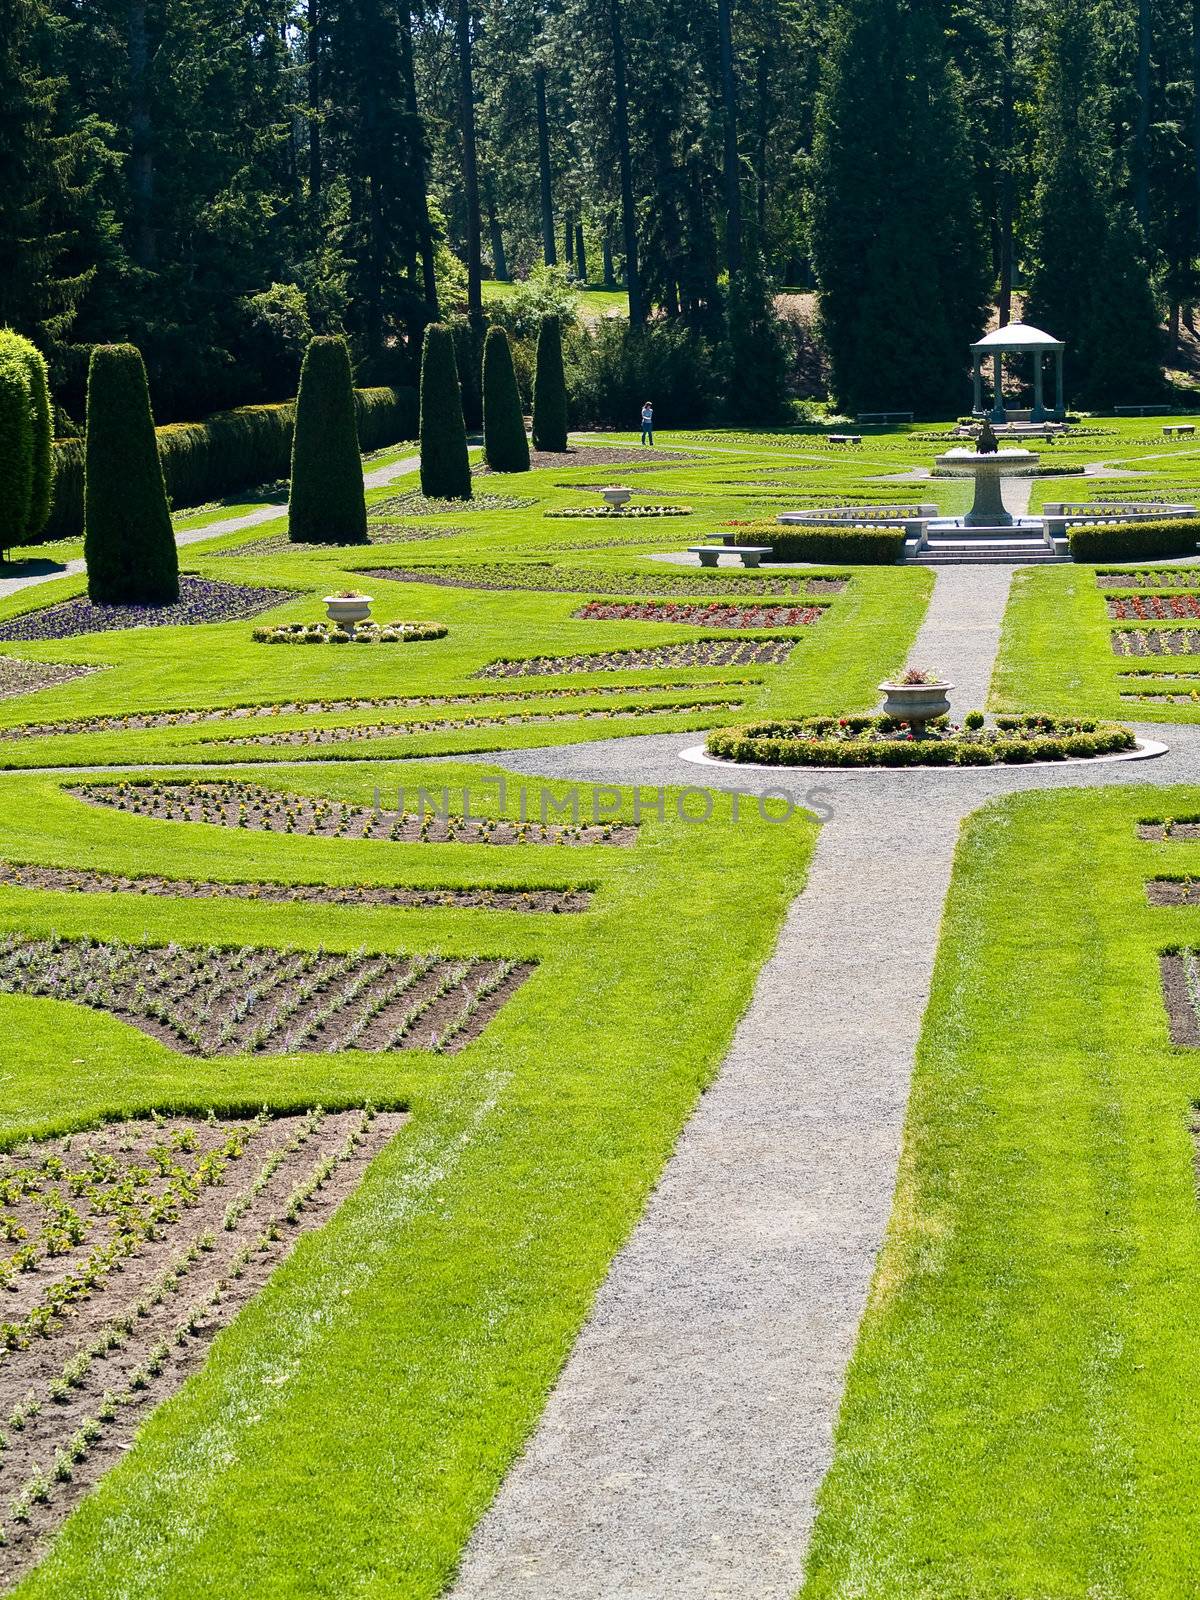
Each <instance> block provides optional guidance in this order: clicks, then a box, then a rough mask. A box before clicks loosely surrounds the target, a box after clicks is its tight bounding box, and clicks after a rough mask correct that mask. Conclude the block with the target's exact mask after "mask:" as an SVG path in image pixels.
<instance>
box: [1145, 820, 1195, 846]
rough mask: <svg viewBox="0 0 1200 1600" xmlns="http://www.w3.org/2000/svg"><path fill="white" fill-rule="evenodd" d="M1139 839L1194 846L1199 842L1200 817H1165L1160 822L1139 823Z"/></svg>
mask: <svg viewBox="0 0 1200 1600" xmlns="http://www.w3.org/2000/svg"><path fill="white" fill-rule="evenodd" d="M1137 836H1138V838H1139V839H1155V840H1166V839H1170V840H1173V841H1174V842H1175V843H1176V844H1194V843H1195V842H1196V841H1197V840H1200V817H1167V818H1164V819H1163V820H1162V821H1155V822H1139V823H1138V830H1137Z"/></svg>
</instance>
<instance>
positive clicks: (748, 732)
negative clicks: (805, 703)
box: [708, 716, 1137, 767]
mask: <svg viewBox="0 0 1200 1600" xmlns="http://www.w3.org/2000/svg"><path fill="white" fill-rule="evenodd" d="M1136 743H1137V741H1136V739H1135V738H1134V736H1133V733H1132V731H1131V730H1130V729H1129V728H1123V727H1121V726H1119V725H1118V724H1116V723H1096V722H1084V721H1072V720H1067V719H1062V718H1054V717H1036V716H1030V717H998V718H997V719H996V724H995V726H994V727H986V726H985V727H979V728H960V727H957V726H955V725H954V724H952V723H950V722H949V721H948V720H947V719H945V718H939V719H937V720H936V721H934V722H930V723H928V724H927V725H926V728H925V732H924V733H923V734H922V735H921V736H920V737H917V736H916V735H914V733H913V731H912V729H911V728H910V727H909V726H908V724H907V723H905V722H899V721H897V720H896V719H894V718H892V717H804V718H801V719H799V720H797V721H789V722H759V723H753V724H751V725H750V726H749V727H746V728H730V729H720V730H718V731H716V732H714V733H710V734H709V736H708V751H709V754H710V755H714V756H718V757H720V758H721V759H722V760H726V761H742V762H754V763H756V764H757V765H761V766H785V767H801V766H815V767H912V766H938V767H954V766H958V767H990V766H993V765H997V764H1000V763H1012V762H1026V761H1065V760H1067V759H1069V758H1076V757H1088V756H1100V755H1111V754H1113V753H1115V752H1117V751H1121V750H1132V749H1134V747H1135V745H1136Z"/></svg>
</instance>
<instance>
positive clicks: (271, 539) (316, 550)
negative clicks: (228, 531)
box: [211, 506, 467, 557]
mask: <svg viewBox="0 0 1200 1600" xmlns="http://www.w3.org/2000/svg"><path fill="white" fill-rule="evenodd" d="M370 513H371V508H370V506H368V507H367V516H368V519H370ZM466 531H467V530H466V529H465V528H410V527H407V526H406V525H405V524H404V523H402V522H375V521H373V520H368V522H367V543H368V544H408V543H410V542H416V541H418V540H422V539H452V538H453V537H454V535H455V534H459V533H465V532H466ZM331 548H342V549H347V550H350V549H353V548H354V546H352V545H345V546H339V547H333V546H330V545H327V544H305V543H304V542H303V541H302V540H299V539H296V540H292V539H289V538H288V536H287V534H286V533H273V534H270V535H269V536H268V537H267V538H265V539H250V540H248V541H247V543H245V544H239V545H235V546H234V548H233V549H232V550H213V551H212V552H211V554H212V555H213V556H214V557H219V556H281V555H284V554H286V553H287V551H289V550H298V551H300V552H301V553H302V554H304V555H319V554H328V552H329V550H330V549H331Z"/></svg>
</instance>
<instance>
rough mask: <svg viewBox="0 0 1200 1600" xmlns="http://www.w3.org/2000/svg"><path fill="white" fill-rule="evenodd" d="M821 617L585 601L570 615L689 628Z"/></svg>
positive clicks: (789, 623)
mask: <svg viewBox="0 0 1200 1600" xmlns="http://www.w3.org/2000/svg"><path fill="white" fill-rule="evenodd" d="M824 614H825V607H824V606H823V605H804V606H787V605H755V604H754V603H753V602H749V603H747V604H746V605H741V606H739V605H732V604H730V603H728V602H727V601H723V600H705V601H696V602H693V603H691V604H689V603H687V602H686V601H685V602H682V603H678V604H671V603H669V602H666V601H662V602H658V601H653V600H649V601H645V602H643V603H642V604H640V605H638V604H627V603H623V602H621V601H611V600H589V601H588V603H587V605H585V606H580V608H579V610H578V611H576V612H575V613H574V615H575V616H576V617H577V618H580V619H581V620H583V621H587V622H667V623H682V624H684V625H685V626H687V627H689V628H796V627H806V626H809V625H810V624H812V623H814V622H820V620H821V618H822V617H823V616H824Z"/></svg>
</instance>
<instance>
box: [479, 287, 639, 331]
mask: <svg viewBox="0 0 1200 1600" xmlns="http://www.w3.org/2000/svg"><path fill="white" fill-rule="evenodd" d="M516 289H517V285H516V284H515V283H513V282H511V281H510V282H503V283H502V282H501V280H500V279H499V278H485V279H484V280H483V296H484V299H485V300H507V299H508V297H509V296H510V295H512V294H514V293H515V292H516ZM575 302H576V305H577V306H578V307H579V314H580V316H581V317H583V318H584V320H585V321H587V322H595V321H598V320H599V318H601V317H611V316H619V317H627V316H628V315H629V296H628V295H627V294H626V292H625V290H624V289H606V288H605V287H604V286H603V284H593V283H589V284H584V285H581V286H579V287H578V288H576V289H575Z"/></svg>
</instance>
